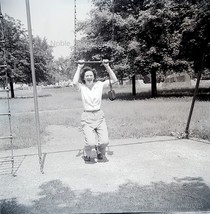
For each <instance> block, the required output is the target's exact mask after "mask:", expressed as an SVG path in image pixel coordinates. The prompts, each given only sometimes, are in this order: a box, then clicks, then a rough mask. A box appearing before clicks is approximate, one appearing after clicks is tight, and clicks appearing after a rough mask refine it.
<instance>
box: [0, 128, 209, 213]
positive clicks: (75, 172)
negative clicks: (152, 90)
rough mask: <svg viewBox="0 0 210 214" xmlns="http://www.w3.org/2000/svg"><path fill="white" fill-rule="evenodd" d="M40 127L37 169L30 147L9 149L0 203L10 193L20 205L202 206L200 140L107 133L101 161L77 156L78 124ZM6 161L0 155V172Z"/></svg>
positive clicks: (203, 150) (205, 174) (204, 145)
mask: <svg viewBox="0 0 210 214" xmlns="http://www.w3.org/2000/svg"><path fill="white" fill-rule="evenodd" d="M48 133H49V135H48V136H47V137H46V141H47V143H46V144H45V145H43V147H42V149H43V153H45V161H44V174H41V173H40V170H39V162H38V156H37V155H36V153H37V148H36V147H33V148H28V149H19V150H16V151H15V156H16V157H15V171H16V173H15V174H16V176H15V177H13V176H11V175H9V174H6V175H0V200H2V202H1V204H2V206H1V207H8V206H11V201H13V205H12V206H16V208H15V209H19V208H20V207H21V208H22V209H29V211H30V212H28V213H33V212H32V211H34V213H47V212H51V213H59V212H60V213H71V212H69V210H71V211H72V212H126V211H127V212H128V211H130V212H131V211H139V210H140V211H159V210H161V211H167V210H168V211H198V210H200V211H206V210H210V188H209V187H210V155H209V154H210V142H208V141H203V140H197V139H190V140H186V139H177V138H175V137H166V136H162V137H153V138H140V139H111V142H110V148H109V149H110V152H109V154H110V155H108V154H107V157H108V159H109V161H108V162H106V163H96V164H85V163H84V162H83V160H82V156H81V152H80V151H79V149H81V148H82V145H83V143H82V142H83V140H82V135H81V133H80V131H79V130H78V129H76V128H71V127H70V128H69V127H62V126H50V127H48ZM71 133H74V135H73V136H72V134H71ZM7 155H8V152H1V153H0V157H6V156H7ZM1 160H3V158H1ZM6 169H10V165H8V163H1V164H0V172H1V173H2V174H3V172H6ZM0 213H1V212H0ZM5 213H6V212H5Z"/></svg>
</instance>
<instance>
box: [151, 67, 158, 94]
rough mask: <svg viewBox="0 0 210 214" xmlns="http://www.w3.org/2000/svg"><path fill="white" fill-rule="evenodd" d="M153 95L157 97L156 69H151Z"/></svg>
mask: <svg viewBox="0 0 210 214" xmlns="http://www.w3.org/2000/svg"><path fill="white" fill-rule="evenodd" d="M151 96H152V97H157V80H156V70H152V71H151Z"/></svg>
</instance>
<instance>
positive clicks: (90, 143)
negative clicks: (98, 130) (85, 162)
mask: <svg viewBox="0 0 210 214" xmlns="http://www.w3.org/2000/svg"><path fill="white" fill-rule="evenodd" d="M92 119H93V118H92V115H91V113H89V112H84V113H83V114H82V117H81V125H82V130H83V135H84V140H85V146H84V152H85V156H87V157H90V158H94V157H95V156H96V152H95V145H96V135H95V130H94V127H93V126H92V124H93V122H92Z"/></svg>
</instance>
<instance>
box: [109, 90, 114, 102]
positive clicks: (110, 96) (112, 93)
mask: <svg viewBox="0 0 210 214" xmlns="http://www.w3.org/2000/svg"><path fill="white" fill-rule="evenodd" d="M108 97H109V99H110V100H111V101H113V100H115V99H116V94H115V91H114V90H110V91H109V92H108Z"/></svg>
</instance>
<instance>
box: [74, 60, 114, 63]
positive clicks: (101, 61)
mask: <svg viewBox="0 0 210 214" xmlns="http://www.w3.org/2000/svg"><path fill="white" fill-rule="evenodd" d="M112 62H113V60H108V61H105V63H112ZM75 63H77V64H101V63H103V60H100V61H82V62H80V61H75Z"/></svg>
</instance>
